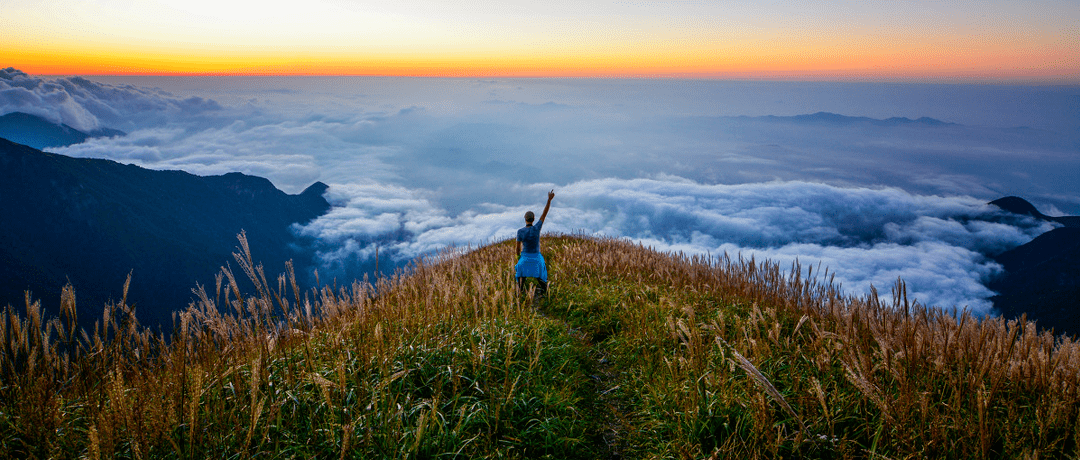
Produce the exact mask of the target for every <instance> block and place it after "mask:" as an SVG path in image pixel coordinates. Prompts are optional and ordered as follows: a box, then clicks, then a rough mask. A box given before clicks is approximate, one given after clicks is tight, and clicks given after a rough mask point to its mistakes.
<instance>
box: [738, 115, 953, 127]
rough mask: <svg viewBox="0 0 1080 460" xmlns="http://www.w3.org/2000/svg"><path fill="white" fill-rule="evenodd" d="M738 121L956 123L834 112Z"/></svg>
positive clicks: (842, 124) (895, 124)
mask: <svg viewBox="0 0 1080 460" xmlns="http://www.w3.org/2000/svg"><path fill="white" fill-rule="evenodd" d="M736 118H737V119H745V120H761V121H769V122H781V123H795V124H803V125H832V126H837V125H839V126H845V125H873V126H902V125H925V126H951V125H955V123H949V122H945V121H941V120H938V119H935V118H930V117H920V118H916V119H914V120H913V119H910V118H907V117H891V118H885V119H880V118H870V117H852V116H848V115H840V114H838V113H832V112H816V113H810V114H805V115H793V116H778V115H765V116H761V117H736Z"/></svg>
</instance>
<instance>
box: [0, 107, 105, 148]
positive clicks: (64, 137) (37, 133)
mask: <svg viewBox="0 0 1080 460" xmlns="http://www.w3.org/2000/svg"><path fill="white" fill-rule="evenodd" d="M123 135H125V133H124V132H123V131H119V130H115V129H109V128H101V129H97V130H94V131H90V132H83V131H79V130H78V129H75V128H73V127H71V126H68V125H65V124H57V123H53V122H51V121H49V120H46V119H44V118H41V117H39V116H37V115H31V114H28V113H23V112H12V113H8V114H5V115H2V116H0V138H4V139H7V140H9V141H12V142H15V143H17V144H23V145H26V146H30V147H33V148H36V149H44V148H47V147H63V146H67V145H72V144H78V143H81V142H85V141H86V140H87V139H90V138H94V137H112V136H123Z"/></svg>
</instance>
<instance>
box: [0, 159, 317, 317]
mask: <svg viewBox="0 0 1080 460" xmlns="http://www.w3.org/2000/svg"><path fill="white" fill-rule="evenodd" d="M326 189H327V186H326V185H325V184H323V183H321V182H316V183H314V184H312V185H311V186H310V187H308V188H307V189H306V190H304V191H303V192H302V193H300V194H298V195H288V194H286V193H285V192H282V191H281V190H278V189H277V188H275V187H274V185H273V184H272V183H271V182H270V181H269V180H267V179H265V178H261V177H255V176H248V175H245V174H240V173H229V174H225V175H221V176H206V177H201V176H195V175H192V174H189V173H186V172H183V171H155V170H149V169H144V168H140V167H138V166H133V165H124V164H120V163H117V162H114V161H110V160H99V159H84V158H71V157H66V156H63V155H57V154H51V153H46V152H42V151H40V150H37V149H34V148H32V147H28V146H25V145H20V144H16V143H13V142H10V141H7V140H3V139H0V235H4V237H3V238H0V260H2V261H3V263H2V264H0V304H8V303H10V304H13V305H19V304H21V303H22V302H23V292H24V291H26V290H30V291H32V292H33V294H34V297H35V298H36V299H41V300H42V301H43V303H44V304H45V306H46V308H50V307H51V306H52V307H53V308H54V306H55V304H57V303H58V299H59V293H60V288H61V287H62V286H63V285H64V284H65V283H66V282H68V281H70V282H71V283H72V284H73V285H74V286H75V289H76V295H77V296H78V299H79V305H80V306H81V307H82V308H81V309H80V316H83V315H90V316H91V317H92V316H93V315H95V314H96V315H100V310H99V309H100V308H101V306H102V305H103V303H104V302H105V301H106V300H109V299H114V300H116V299H119V297H120V293H121V288H122V286H123V282H124V279H125V278H126V277H127V275H128V273H131V274H132V284H131V290H130V293H129V301H130V302H132V303H134V304H135V305H136V306H137V307H138V313H139V316H140V320H142V321H144V322H146V323H151V324H152V323H155V322H165V323H167V322H168V318H169V316H170V315H171V312H172V311H173V310H176V309H180V308H184V307H186V306H187V303H188V301H189V300H190V299H191V298H192V293H191V289H192V288H194V287H195V285H196V283H200V284H203V285H207V286H209V288H210V290H211V291H212V290H213V286H214V276H215V274H216V271H217V267H220V266H222V265H224V264H227V263H232V264H233V265H234V266H235V261H233V258H232V256H231V254H232V252H234V251H235V248H236V246H237V244H238V243H237V239H236V235H237V233H239V232H240V231H241V230H244V231H246V233H247V237H248V240H249V242H250V246H251V250H252V253H253V254H254V256H255V257H256V258H257V259H258V260H257V261H256V262H258V261H262V262H263V263H264V264H265V265H266V271H267V272H268V273H271V274H276V273H282V272H283V270H284V262H285V261H287V260H290V259H294V260H295V263H296V265H297V272H298V273H300V274H303V273H306V272H309V271H308V269H309V268H310V264H311V261H312V258H311V254H310V253H308V252H306V251H305V250H304V249H303V248H302V247H303V245H302V244H300V243H301V242H300V241H298V240H297V239H296V237H295V236H294V235H293V234H292V232H291V231H290V229H289V227H290V225H292V224H293V223H301V224H303V223H306V222H308V221H310V220H311V219H314V218H315V217H318V216H320V215H322V214H323V213H325V212H326V211H327V210H328V209H329V208H330V205H329V203H328V202H327V201H326V200H325V199H324V198H323V197H322V194H323V193H324V192H325V191H326Z"/></svg>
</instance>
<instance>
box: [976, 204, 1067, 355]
mask: <svg viewBox="0 0 1080 460" xmlns="http://www.w3.org/2000/svg"><path fill="white" fill-rule="evenodd" d="M990 204H993V205H995V206H997V207H999V208H1001V209H1002V210H1004V211H1008V212H1011V213H1013V214H1020V215H1027V216H1031V217H1034V218H1036V219H1041V220H1045V221H1050V222H1057V223H1059V224H1062V225H1063V226H1062V227H1059V228H1055V229H1053V230H1051V231H1048V232H1046V233H1043V234H1042V235H1039V236H1038V237H1036V238H1035V239H1033V240H1031V241H1030V242H1028V243H1027V244H1024V245H1021V246H1018V247H1016V248H1013V249H1011V250H1009V251H1006V252H1004V253H1001V254H998V255H997V256H995V257H994V260H995V261H997V262H998V263H1000V264H1001V266H1002V267H1004V269H1005V274H1004V275H1003V276H1001V277H999V278H998V279H995V280H993V281H991V282H990V283H989V285H988V287H989V288H990V289H993V290H994V291H996V292H998V295H996V296H994V298H993V299H992V300H993V302H994V308H996V309H997V310H998V311H999V312H1000V313H1001V314H1002V315H1003V316H1005V317H1008V318H1017V317H1020V316H1021V315H1023V314H1027V316H1028V318H1029V319H1034V320H1037V321H1038V323H1039V326H1041V327H1044V328H1052V329H1054V331H1055V332H1058V333H1064V334H1068V335H1077V334H1080V217H1077V216H1064V217H1052V216H1047V215H1045V214H1043V213H1041V212H1039V210H1038V209H1036V208H1035V206H1033V205H1032V204H1031V203H1029V202H1028V201H1027V200H1024V199H1023V198H1019V197H1015V196H1010V197H1005V198H1001V199H998V200H994V201H991V202H990Z"/></svg>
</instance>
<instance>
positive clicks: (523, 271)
mask: <svg viewBox="0 0 1080 460" xmlns="http://www.w3.org/2000/svg"><path fill="white" fill-rule="evenodd" d="M552 198H555V190H552V191H550V192H548V196H547V204H545V205H544V212H543V213H541V214H540V220H539V221H537V222H536V224H535V225H534V224H533V219H534V218H535V217H536V215H535V214H533V212H532V211H529V212H526V213H525V226H524V227H522V228H520V229H518V233H517V252H518V261H517V265H515V266H514V272H515V274H516V278H517V288H518V292H519V293H520V292H522V291H524V289H525V279H526V278H536V280H537V282H538V284H540V289H539V292H538V294H537V297H540V296H543V295H544V294H545V293H546V292H547V287H548V274H547V264H546V263H545V262H544V256H543V255H541V254H540V229H541V228H543V227H544V219H547V215H548V210H550V209H551V199H552Z"/></svg>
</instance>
